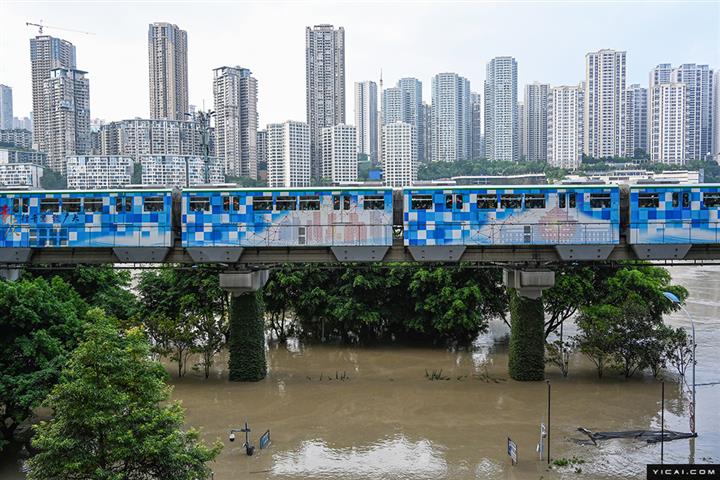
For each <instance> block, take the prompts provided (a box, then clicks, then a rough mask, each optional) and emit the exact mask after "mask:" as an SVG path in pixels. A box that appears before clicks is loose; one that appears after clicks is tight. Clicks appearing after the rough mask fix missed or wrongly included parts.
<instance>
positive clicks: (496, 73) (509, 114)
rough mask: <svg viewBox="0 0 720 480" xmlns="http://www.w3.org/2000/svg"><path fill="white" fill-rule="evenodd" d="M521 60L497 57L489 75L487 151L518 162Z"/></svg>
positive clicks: (495, 157) (491, 157)
mask: <svg viewBox="0 0 720 480" xmlns="http://www.w3.org/2000/svg"><path fill="white" fill-rule="evenodd" d="M517 102H518V100H517V62H516V61H515V59H514V58H513V57H495V58H493V59H492V60H490V62H488V64H487V74H486V77H485V153H486V155H487V158H488V159H489V160H505V161H515V160H517V159H518V157H519V155H520V145H519V142H518V137H519V131H518V111H517V110H518V108H517Z"/></svg>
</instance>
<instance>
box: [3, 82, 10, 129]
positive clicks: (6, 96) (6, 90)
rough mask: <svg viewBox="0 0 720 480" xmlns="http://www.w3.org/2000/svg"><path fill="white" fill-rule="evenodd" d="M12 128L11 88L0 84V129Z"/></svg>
mask: <svg viewBox="0 0 720 480" xmlns="http://www.w3.org/2000/svg"><path fill="white" fill-rule="evenodd" d="M12 128H13V99H12V88H10V87H8V86H7V85H0V130H11V129H12Z"/></svg>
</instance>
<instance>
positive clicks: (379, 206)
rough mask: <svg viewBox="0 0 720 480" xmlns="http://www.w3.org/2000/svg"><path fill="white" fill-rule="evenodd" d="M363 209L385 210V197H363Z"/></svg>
mask: <svg viewBox="0 0 720 480" xmlns="http://www.w3.org/2000/svg"><path fill="white" fill-rule="evenodd" d="M363 208H364V209H365V210H385V197H383V196H382V195H365V199H364V200H363Z"/></svg>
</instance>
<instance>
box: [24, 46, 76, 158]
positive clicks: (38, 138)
mask: <svg viewBox="0 0 720 480" xmlns="http://www.w3.org/2000/svg"><path fill="white" fill-rule="evenodd" d="M30 64H31V71H32V104H33V111H32V119H33V142H34V143H35V144H36V145H37V148H38V150H40V151H42V152H46V153H47V152H48V151H49V148H50V145H49V140H48V138H47V132H48V131H49V130H50V125H49V118H48V115H49V105H48V102H47V98H46V95H45V81H46V80H48V79H49V78H50V72H51V71H52V70H55V69H56V68H65V69H75V67H76V65H75V46H74V45H73V44H72V43H70V42H68V41H66V40H63V39H61V38H55V37H51V36H49V35H38V36H37V37H35V38H31V39H30Z"/></svg>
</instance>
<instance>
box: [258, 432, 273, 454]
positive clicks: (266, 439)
mask: <svg viewBox="0 0 720 480" xmlns="http://www.w3.org/2000/svg"><path fill="white" fill-rule="evenodd" d="M258 443H259V444H260V450H262V449H263V448H265V447H267V446H268V445H270V430H269V429H268V431H267V432H265V433H263V434H262V436H261V437H260V441H259V442H258Z"/></svg>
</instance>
